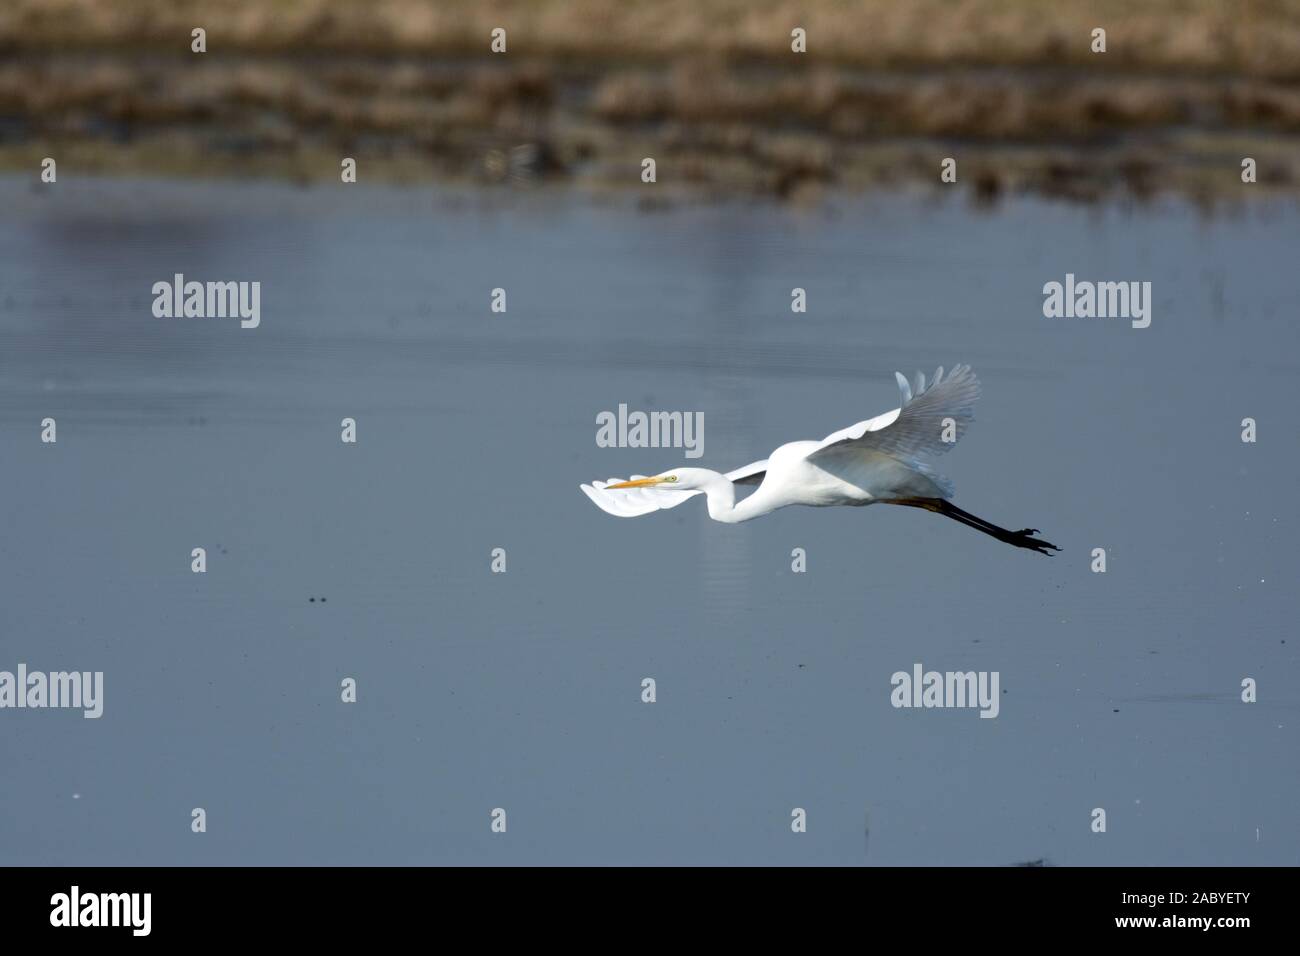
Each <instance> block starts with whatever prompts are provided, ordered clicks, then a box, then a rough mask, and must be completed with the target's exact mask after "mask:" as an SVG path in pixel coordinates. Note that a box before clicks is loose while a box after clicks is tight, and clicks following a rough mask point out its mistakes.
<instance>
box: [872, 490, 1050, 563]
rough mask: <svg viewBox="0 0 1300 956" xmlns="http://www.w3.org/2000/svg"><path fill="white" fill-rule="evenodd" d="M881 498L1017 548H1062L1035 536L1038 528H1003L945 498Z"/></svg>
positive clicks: (1044, 552) (1038, 549)
mask: <svg viewBox="0 0 1300 956" xmlns="http://www.w3.org/2000/svg"><path fill="white" fill-rule="evenodd" d="M880 500H881V501H882V502H883V503H884V504H887V505H904V506H906V507H909V508H923V509H925V510H926V511H933V512H934V513H935V514H940V515H943V516H944V517H945V518H951V519H952V520H953V521H957V522H960V523H961V524H964V525H965V526H966V527H968V528H974V529H975V530H976V531H982V532H983V533H984V534H987V535H989V536H990V537H993V538H997V539H998V540H999V541H1005V542H1006V543H1007V544H1010V545H1014V546H1015V547H1017V548H1027V549H1028V550H1030V551H1037V552H1038V553H1039V554H1046V555H1048V556H1049V557H1050V556H1051V554H1052V552H1053V551H1060V550H1061V549H1060V548H1058V547H1057V546H1056V545H1054V544H1052V543H1051V542H1048V541H1043V540H1041V539H1039V538H1035V537H1034V535H1036V534H1038V529H1037V528H1021V529H1020V530H1019V531H1008V530H1007V529H1006V528H1001V527H999V526H998V525H995V524H993V523H992V522H991V521H985V520H984V519H983V518H980V517H977V516H976V515H973V514H971V513H970V512H969V511H963V510H962V509H961V508H958V507H957V506H956V505H954V504H953V503H952V502H950V501H947V500H946V499H944V498H882V499H880Z"/></svg>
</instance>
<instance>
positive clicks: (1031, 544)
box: [1007, 528, 1061, 558]
mask: <svg viewBox="0 0 1300 956" xmlns="http://www.w3.org/2000/svg"><path fill="white" fill-rule="evenodd" d="M1036 534H1038V529H1037V528H1022V529H1021V530H1019V531H1017V532H1015V533H1013V534H1011V535H1010V536H1008V538H1007V544H1014V545H1015V546H1016V547H1017V548H1027V549H1028V550H1030V551H1037V552H1038V553H1039V554H1045V555H1047V556H1048V557H1049V558H1050V557H1051V556H1052V552H1053V551H1060V550H1061V549H1060V548H1058V547H1057V546H1056V545H1054V544H1052V543H1051V542H1050V541H1043V540H1041V539H1039V538H1035V537H1034V535H1036Z"/></svg>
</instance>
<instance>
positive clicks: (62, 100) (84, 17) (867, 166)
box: [0, 0, 1300, 202]
mask: <svg viewBox="0 0 1300 956" xmlns="http://www.w3.org/2000/svg"><path fill="white" fill-rule="evenodd" d="M1124 6H1125V5H1118V4H1117V5H1114V6H1113V7H1112V8H1108V6H1107V5H1106V4H1100V5H1089V9H1097V10H1098V12H1096V13H1089V12H1087V11H1085V10H1083V9H1082V7H1081V6H1080V5H1056V6H1054V7H1053V8H1052V13H1051V15H1050V17H1049V16H1048V15H1047V14H1045V13H1044V12H1043V11H1042V10H1041V8H1036V7H1032V6H1030V5H1028V4H1020V3H1016V2H1009V3H1008V2H1002V3H992V2H988V0H978V2H965V3H957V4H941V5H937V4H934V3H926V2H922V3H915V4H910V5H901V4H884V3H875V2H870V3H864V4H860V5H855V6H854V7H853V8H852V9H843V8H841V7H840V6H837V5H832V4H829V3H824V2H814V3H812V4H810V5H799V7H798V9H797V10H796V9H795V8H794V7H792V6H787V5H784V4H779V3H777V4H762V3H758V4H746V5H736V4H732V3H725V2H722V3H713V4H707V5H702V4H695V5H687V4H680V5H679V4H675V3H668V4H665V5H662V6H661V7H657V8H656V10H657V12H656V13H655V15H654V20H655V23H657V24H659V26H660V29H654V30H652V29H649V28H648V27H649V23H648V22H645V18H646V17H647V16H650V14H648V13H647V12H646V11H645V10H640V9H638V8H635V7H632V6H631V5H614V4H609V3H592V2H588V3H564V4H560V3H551V2H540V3H532V4H517V3H500V2H497V3H478V4H457V3H450V4H440V5H439V6H438V9H437V10H430V9H426V7H425V5H423V4H412V3H407V2H402V0H394V2H388V3H378V4H375V5H356V6H353V5H341V4H338V3H329V2H309V3H300V4H276V3H269V4H259V5H250V4H246V3H231V2H227V3H224V4H221V3H218V4H203V5H196V4H190V3H185V2H181V3H178V4H169V5H166V6H164V5H161V4H155V3H151V2H123V3H119V4H113V5H110V6H108V7H107V8H106V9H101V8H99V7H96V6H94V5H92V4H90V3H88V2H84V0H63V2H62V3H42V4H35V3H31V2H27V0H20V2H18V3H16V4H15V5H13V6H11V7H10V8H9V9H8V10H7V11H6V12H5V13H4V14H0V48H3V49H5V50H6V51H7V53H8V54H9V55H7V56H6V57H5V62H4V64H3V66H0V166H3V167H6V168H27V169H33V170H34V169H35V168H36V164H37V163H39V160H40V159H41V158H42V157H44V156H51V155H52V156H55V157H56V158H59V159H60V163H61V166H62V167H63V168H64V169H67V168H69V167H71V168H73V169H86V170H93V171H99V172H103V171H117V170H123V171H131V172H137V173H138V172H142V171H148V170H151V169H152V170H157V171H160V172H163V171H165V172H171V173H181V174H195V175H217V176H220V175H250V174H251V175H271V176H284V177H289V178H295V179H327V178H337V177H338V175H339V161H340V158H341V157H343V156H351V157H354V158H356V159H357V161H358V164H359V169H360V174H361V175H362V176H364V177H368V178H376V179H386V180H396V181H407V180H424V179H446V180H450V181H458V180H464V181H486V182H501V183H505V184H513V185H523V184H532V183H539V182H564V183H572V184H575V185H577V186H580V187H583V188H590V189H596V190H605V189H620V188H628V189H644V188H646V187H645V186H644V185H643V183H642V181H641V162H642V160H643V159H644V158H645V157H653V158H654V159H655V160H656V163H657V167H658V168H657V173H658V182H657V183H656V187H657V189H656V193H655V195H674V194H691V195H706V196H711V195H717V196H727V195H753V194H758V195H769V196H775V197H781V198H799V197H802V196H808V195H815V194H818V193H821V192H823V191H825V190H827V189H847V190H855V191H856V190H865V189H871V188H877V187H895V186H898V185H900V184H917V185H921V186H927V187H930V188H936V189H937V188H952V187H941V185H940V182H939V169H940V163H941V161H942V160H943V159H944V158H945V157H953V158H955V159H957V161H958V175H957V179H958V182H957V188H959V189H965V190H968V191H970V193H971V194H972V195H973V196H975V197H976V198H978V199H981V200H992V199H996V198H997V197H998V196H1000V195H1003V194H1006V193H1008V192H1032V193H1038V194H1044V195H1061V196H1067V197H1071V198H1076V199H1081V200H1091V199H1097V198H1100V197H1103V196H1106V195H1111V194H1117V193H1123V194H1130V195H1135V196H1138V197H1147V196H1152V195H1156V194H1159V193H1162V192H1176V193H1181V194H1185V195H1191V196H1193V197H1195V198H1197V199H1201V200H1204V201H1207V202H1214V201H1217V200H1219V199H1230V198H1233V197H1236V196H1240V195H1242V184H1241V178H1240V164H1241V160H1242V158H1243V157H1245V156H1250V157H1252V158H1254V159H1255V160H1256V161H1257V163H1258V166H1259V174H1258V175H1259V183H1258V185H1256V186H1255V187H1252V189H1253V191H1254V192H1264V191H1269V190H1278V191H1286V192H1292V191H1295V190H1296V189H1297V187H1298V186H1300V148H1297V147H1298V146H1300V42H1297V37H1298V36H1300V28H1297V26H1296V24H1297V23H1300V16H1293V14H1295V13H1296V12H1297V9H1298V8H1300V4H1296V3H1292V2H1285V3H1270V4H1254V5H1248V6H1245V7H1244V9H1245V12H1244V13H1242V12H1240V11H1239V15H1236V16H1232V17H1228V16H1225V15H1224V13H1223V9H1222V7H1221V5H1217V4H1199V3H1190V4H1189V3H1181V4H1172V3H1152V4H1147V5H1144V7H1143V12H1142V13H1141V14H1140V15H1139V14H1134V13H1132V12H1125V11H1124V10H1123V7H1124ZM940 8H942V9H940ZM1175 8H1177V11H1178V12H1177V13H1175V12H1174V11H1175ZM927 9H928V10H929V12H930V13H931V14H932V17H931V22H930V23H928V24H927V23H923V22H921V21H920V20H919V19H918V18H919V17H920V16H921V14H922V12H924V11H925V10H927ZM214 11H215V12H214ZM728 14H730V17H729V16H728ZM204 22H206V23H208V24H209V27H208V28H207V29H208V30H209V39H208V49H209V52H207V53H206V54H202V55H198V54H193V53H191V52H189V30H190V28H191V25H194V24H201V23H204ZM1094 22H1104V23H1106V24H1107V25H1108V27H1107V28H1108V51H1107V53H1105V54H1099V55H1098V54H1092V53H1090V51H1089V46H1088V37H1089V32H1090V29H1091V26H1090V24H1093V23H1094ZM791 23H793V24H803V25H806V28H807V29H808V30H809V50H810V52H809V53H808V54H805V55H797V54H793V53H791V52H790V49H789V29H790V27H789V26H788V24H791ZM500 24H505V25H506V27H507V30H508V37H509V41H508V43H509V46H508V52H507V53H506V54H504V55H493V54H491V53H490V52H489V51H488V49H487V46H488V39H487V38H488V34H489V33H490V31H491V29H492V27H493V26H494V25H500ZM1162 24H1163V26H1161V25H1162ZM1291 54H1294V56H1292V55H1291Z"/></svg>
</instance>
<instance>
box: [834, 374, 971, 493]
mask: <svg viewBox="0 0 1300 956" xmlns="http://www.w3.org/2000/svg"><path fill="white" fill-rule="evenodd" d="M895 377H896V378H897V379H898V387H899V389H901V391H902V393H903V403H902V406H901V407H900V408H896V409H894V410H893V411H892V412H885V414H883V415H877V416H876V417H875V418H868V419H867V420H866V421H863V422H858V423H857V424H856V425H850V426H849V427H848V428H843V429H840V430H839V431H837V432H835V433H833V434H831V435H827V436H826V437H825V438H824V439H823V440H822V441H821V443H820V444H819V445H818V446H817V447H816V448H815V449H814V450H813V451H811V452H810V453H809V454H808V461H810V462H812V463H814V464H816V462H817V460H818V459H819V458H821V459H830V458H834V457H838V456H842V455H843V454H845V453H851V452H853V451H864V452H879V453H882V454H886V455H889V456H891V457H893V458H896V459H897V460H898V461H901V462H902V463H903V464H905V465H907V466H908V467H910V468H913V469H915V470H916V471H919V472H921V473H922V474H924V475H927V476H929V477H931V478H934V479H935V480H936V482H937V483H938V484H939V485H940V486H941V487H948V483H947V482H946V481H944V480H943V479H941V478H939V476H937V475H935V474H934V472H933V470H932V468H931V466H930V459H932V458H935V457H937V456H939V455H942V454H943V453H944V452H946V451H948V450H949V449H951V448H952V446H953V445H955V444H956V443H957V440H958V439H960V438H961V436H962V435H964V434H965V433H966V429H967V427H968V426H969V425H970V423H971V421H972V420H973V419H974V417H975V416H974V405H975V400H976V399H977V398H979V394H980V383H979V379H977V378H976V377H975V373H974V372H972V371H971V369H970V366H969V365H957V366H954V368H953V369H952V371H950V372H949V373H948V374H947V376H945V375H944V372H943V369H942V368H940V369H939V370H938V371H937V372H935V373H934V380H933V381H931V382H930V383H929V384H928V385H927V384H926V381H925V376H924V375H922V374H919V373H918V374H917V376H916V387H915V389H914V388H913V387H912V386H911V385H909V384H908V383H907V379H906V378H904V377H903V376H902V375H901V374H899V373H895ZM946 439H947V440H946Z"/></svg>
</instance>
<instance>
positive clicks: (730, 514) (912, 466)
mask: <svg viewBox="0 0 1300 956" xmlns="http://www.w3.org/2000/svg"><path fill="white" fill-rule="evenodd" d="M895 374H896V376H897V378H898V385H899V388H900V389H902V392H903V398H902V405H901V407H899V408H896V409H894V410H893V411H892V412H885V413H884V414H883V415H877V416H876V417H875V418H869V419H867V420H866V421H862V422H858V423H857V424H856V425H850V426H849V427H848V428H845V429H842V430H840V431H837V432H835V433H833V434H831V435H827V436H826V437H825V438H823V439H822V440H821V441H796V442H790V443H789V444H787V445H782V446H781V447H780V448H778V449H776V451H774V452H772V454H771V455H770V456H769V457H768V458H767V459H766V460H765V461H756V462H754V463H753V464H750V465H746V466H745V467H744V468H737V469H736V470H735V471H731V472H728V473H727V474H725V475H723V474H719V473H718V472H716V471H709V470H708V469H705V468H674V469H672V470H671V471H665V472H664V473H663V474H660V475H655V476H653V477H649V478H647V477H644V476H641V475H633V476H632V477H631V479H629V480H627V481H624V480H622V479H621V478H610V479H609V480H608V481H594V482H592V483H591V484H590V485H582V486H581V488H582V490H583V491H584V492H585V493H586V495H587V497H588V498H590V499H591V500H592V501H593V502H595V503H596V506H597V507H599V508H600V509H601V510H602V511H607V512H609V513H610V514H612V515H618V516H619V517H624V518H631V517H636V516H638V515H644V514H650V513H651V512H652V511H660V510H663V509H665V508H675V507H677V506H678V505H679V504H681V503H682V502H683V501H685V500H686V499H688V498H691V497H693V496H695V495H698V494H703V495H704V496H705V497H706V498H707V501H708V507H709V517H710V518H712V519H713V520H714V521H724V522H727V523H735V522H738V521H748V520H749V519H751V518H757V517H759V516H761V515H765V514H768V513H770V512H773V511H775V510H777V509H778V508H784V507H786V506H787V505H811V506H813V507H826V506H829V505H870V504H877V503H880V504H887V505H904V506H906V507H909V508H923V509H925V510H926V511H933V512H934V513H936V514H941V515H943V516H944V517H946V518H952V519H953V520H954V521H960V522H961V523H962V524H964V525H966V526H967V527H969V528H974V529H975V530H976V531H982V532H984V534H987V535H991V536H992V537H994V538H997V539H998V540H999V541H1005V542H1006V543H1007V544H1012V545H1015V546H1016V547H1017V548H1028V549H1029V550H1031V551H1037V552H1038V553H1039V554H1047V555H1050V554H1051V553H1052V551H1059V550H1060V548H1058V547H1056V545H1054V544H1050V543H1048V542H1046V541H1042V540H1040V539H1038V538H1035V537H1034V535H1036V534H1038V533H1039V532H1038V529H1036V528H1023V529H1021V530H1020V531H1008V530H1007V529H1006V528H1000V527H998V526H997V525H995V524H992V523H990V522H988V521H985V520H984V519H983V518H977V517H975V515H973V514H971V513H970V512H967V511H963V510H962V509H960V508H958V507H957V506H956V505H954V504H952V502H950V501H949V500H948V499H949V498H951V497H952V483H951V482H949V481H948V480H947V479H946V478H943V477H942V476H940V475H939V474H937V473H936V472H935V471H934V469H933V467H932V465H931V460H932V459H933V458H935V457H936V456H938V455H941V454H943V453H944V452H946V451H948V450H949V449H950V448H952V446H953V445H954V444H955V443H956V440H957V439H958V438H960V437H961V435H962V434H963V433H964V432H965V430H966V427H967V426H968V425H969V424H970V422H971V419H972V417H973V416H972V413H971V409H972V406H973V405H974V404H975V399H977V398H978V397H979V380H978V379H977V378H976V377H975V373H974V372H972V371H971V370H970V366H969V365H958V366H956V367H955V368H953V370H952V371H951V372H949V373H948V375H947V376H946V377H945V376H944V374H943V369H942V368H940V369H939V370H938V371H937V372H935V374H934V380H933V381H931V382H930V383H929V384H928V385H927V384H926V381H925V376H924V375H921V374H918V375H917V377H916V387H915V388H913V387H912V386H911V385H909V384H908V382H907V379H906V378H904V377H903V376H902V375H899V374H897V373H895ZM738 485H758V490H756V491H755V492H754V493H753V494H751V495H749V497H747V498H744V499H742V500H740V501H736V487H737V486H738Z"/></svg>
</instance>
